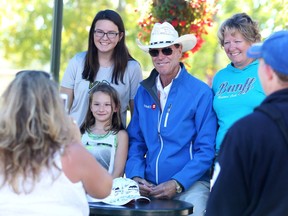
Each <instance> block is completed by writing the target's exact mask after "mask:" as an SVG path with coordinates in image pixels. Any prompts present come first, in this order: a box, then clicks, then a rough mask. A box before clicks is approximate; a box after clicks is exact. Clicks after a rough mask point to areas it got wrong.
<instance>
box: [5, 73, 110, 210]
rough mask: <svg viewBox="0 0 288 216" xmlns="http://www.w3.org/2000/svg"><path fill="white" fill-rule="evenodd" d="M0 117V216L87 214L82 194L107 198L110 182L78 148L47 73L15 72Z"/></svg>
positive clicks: (77, 134) (73, 127)
mask: <svg viewBox="0 0 288 216" xmlns="http://www.w3.org/2000/svg"><path fill="white" fill-rule="evenodd" d="M0 112H1V115H0V212H1V215H5V216H9V215H29V216H31V215H53V216H55V215H59V216H60V215H69V216H72V215H77V216H79V215H89V206H88V202H87V200H86V192H87V193H88V194H89V195H91V196H93V197H96V198H104V197H106V196H108V195H109V193H110V191H111V187H112V177H111V176H110V175H109V174H108V172H107V171H106V170H105V169H104V168H102V166H101V165H100V164H99V163H98V162H97V161H96V160H95V159H94V158H93V156H92V155H91V154H90V153H89V152H88V151H87V150H86V149H85V148H84V147H83V146H82V144H81V140H80V131H79V129H78V127H77V126H76V124H75V123H73V121H72V119H71V118H70V117H69V116H68V115H67V114H66V113H65V109H64V106H63V102H62V100H61V98H60V96H59V90H58V86H57V84H56V83H55V82H54V81H52V80H51V79H50V75H49V74H48V73H46V72H42V71H21V72H19V73H18V74H17V75H16V77H15V79H14V80H13V81H12V83H11V84H10V85H9V86H8V88H7V89H6V91H5V92H4V93H3V95H2V97H1V104H0ZM83 167H84V168H83ZM92 171H93V172H92Z"/></svg>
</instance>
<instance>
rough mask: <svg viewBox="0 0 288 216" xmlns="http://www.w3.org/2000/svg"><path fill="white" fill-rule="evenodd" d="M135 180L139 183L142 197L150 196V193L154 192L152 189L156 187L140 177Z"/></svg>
mask: <svg viewBox="0 0 288 216" xmlns="http://www.w3.org/2000/svg"><path fill="white" fill-rule="evenodd" d="M133 180H134V181H136V182H137V183H138V186H139V190H140V194H141V195H142V196H150V192H151V191H152V188H153V187H155V185H154V184H152V183H151V182H148V181H146V180H145V179H142V178H140V177H134V178H133Z"/></svg>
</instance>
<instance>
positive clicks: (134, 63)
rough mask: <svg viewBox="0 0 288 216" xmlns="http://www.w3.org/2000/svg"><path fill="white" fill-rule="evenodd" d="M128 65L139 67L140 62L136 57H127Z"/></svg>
mask: <svg viewBox="0 0 288 216" xmlns="http://www.w3.org/2000/svg"><path fill="white" fill-rule="evenodd" d="M127 66H128V67H135V66H136V67H140V63H139V62H138V61H137V60H136V59H129V60H128V63H127Z"/></svg>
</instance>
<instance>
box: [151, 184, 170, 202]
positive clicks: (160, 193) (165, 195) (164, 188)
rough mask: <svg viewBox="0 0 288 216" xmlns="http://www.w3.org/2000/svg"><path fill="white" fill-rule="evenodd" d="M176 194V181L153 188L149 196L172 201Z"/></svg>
mask: <svg viewBox="0 0 288 216" xmlns="http://www.w3.org/2000/svg"><path fill="white" fill-rule="evenodd" d="M175 194H176V184H175V182H174V180H170V181H167V182H163V183H161V184H159V185H157V186H155V187H153V188H152V191H151V192H150V194H149V195H150V196H152V197H154V198H156V199H171V198H172V197H173V196H175Z"/></svg>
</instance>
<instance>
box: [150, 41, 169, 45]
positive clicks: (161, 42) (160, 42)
mask: <svg viewBox="0 0 288 216" xmlns="http://www.w3.org/2000/svg"><path fill="white" fill-rule="evenodd" d="M173 42H174V41H159V42H153V43H150V45H155V44H163V43H173Z"/></svg>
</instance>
